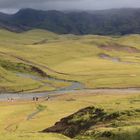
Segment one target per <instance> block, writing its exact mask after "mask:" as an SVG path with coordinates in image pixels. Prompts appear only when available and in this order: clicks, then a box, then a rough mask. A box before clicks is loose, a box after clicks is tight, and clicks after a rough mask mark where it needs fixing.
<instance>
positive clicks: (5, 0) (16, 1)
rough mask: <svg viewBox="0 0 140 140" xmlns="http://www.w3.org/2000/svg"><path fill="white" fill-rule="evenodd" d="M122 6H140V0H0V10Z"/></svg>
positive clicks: (94, 8)
mask: <svg viewBox="0 0 140 140" xmlns="http://www.w3.org/2000/svg"><path fill="white" fill-rule="evenodd" d="M121 7H140V0H0V10H1V11H6V12H12V11H16V10H18V9H21V8H35V9H41V10H51V9H53V10H54V9H55V10H73V9H80V10H96V9H109V8H121Z"/></svg>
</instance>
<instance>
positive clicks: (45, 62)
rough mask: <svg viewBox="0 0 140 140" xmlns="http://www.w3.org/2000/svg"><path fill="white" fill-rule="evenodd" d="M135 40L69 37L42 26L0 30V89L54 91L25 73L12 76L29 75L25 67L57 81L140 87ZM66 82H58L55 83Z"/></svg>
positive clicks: (138, 40)
mask: <svg viewBox="0 0 140 140" xmlns="http://www.w3.org/2000/svg"><path fill="white" fill-rule="evenodd" d="M139 44H140V35H127V36H123V37H114V36H113V37H108V36H95V35H85V36H75V35H57V34H54V33H51V32H48V31H44V30H32V31H28V32H24V33H12V32H9V31H6V30H2V29H1V30H0V88H1V90H3V91H22V90H23V91H32V90H33V91H35V90H37V91H44V90H54V89H55V84H54V85H53V87H52V86H50V85H47V84H46V85H45V86H43V83H42V82H40V81H38V80H35V79H33V78H31V77H26V78H25V77H22V76H17V75H16V74H17V73H19V72H20V73H28V74H31V75H32V74H34V73H35V72H34V71H33V70H32V68H31V66H35V67H37V68H39V69H40V70H42V71H44V72H46V73H47V74H48V75H50V76H53V77H57V78H59V79H65V80H73V81H78V82H81V83H83V84H84V85H85V87H86V88H127V87H140V71H139V69H140V46H139ZM3 63H4V64H5V66H3ZM19 63H20V64H19ZM6 65H7V66H6ZM23 65H24V66H23ZM36 74H37V73H36ZM48 82H49V79H48ZM50 82H51V81H50ZM54 83H55V82H54ZM68 84H69V83H67V82H65V83H64V82H62V83H60V84H59V87H64V86H66V85H68ZM57 85H58V83H57Z"/></svg>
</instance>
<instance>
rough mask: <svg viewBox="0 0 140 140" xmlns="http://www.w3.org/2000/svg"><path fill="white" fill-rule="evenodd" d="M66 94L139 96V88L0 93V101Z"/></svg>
mask: <svg viewBox="0 0 140 140" xmlns="http://www.w3.org/2000/svg"><path fill="white" fill-rule="evenodd" d="M66 93H93V94H122V93H127V94H140V88H126V89H125V88H124V89H82V90H58V91H49V92H41V93H1V94H0V101H7V98H13V99H15V100H32V99H33V97H38V98H44V99H45V98H47V97H48V96H52V95H53V96H54V95H61V94H66Z"/></svg>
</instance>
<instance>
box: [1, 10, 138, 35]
mask: <svg viewBox="0 0 140 140" xmlns="http://www.w3.org/2000/svg"><path fill="white" fill-rule="evenodd" d="M139 15H140V8H136V9H131V8H127V9H110V10H98V11H69V12H68V11H67V12H66V11H64V12H62V11H55V10H53V11H41V10H34V9H21V10H19V11H18V12H17V13H15V14H13V15H7V14H3V13H0V27H1V28H6V29H9V30H11V31H16V32H21V31H25V30H30V29H34V28H39V29H46V30H49V31H52V32H55V33H59V34H81V35H83V34H98V35H125V34H140V16H139Z"/></svg>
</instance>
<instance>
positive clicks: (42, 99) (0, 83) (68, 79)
mask: <svg viewBox="0 0 140 140" xmlns="http://www.w3.org/2000/svg"><path fill="white" fill-rule="evenodd" d="M34 97H37V98H38V101H34V100H33V98H34ZM8 99H12V100H8ZM139 102H140V35H138V34H132V35H125V36H99V35H83V36H82V35H72V34H67V35H66V34H64V35H59V34H56V33H52V32H49V31H46V30H40V29H35V30H30V31H26V32H22V33H15V32H10V31H7V30H4V29H0V111H1V112H2V113H0V140H3V139H5V140H46V139H47V140H91V139H92V140H118V139H119V140H138V139H139V136H140V135H139V134H140V119H139V118H140V110H139V108H140V103H139ZM56 122H58V123H56ZM56 124H58V127H57V125H56ZM67 124H68V125H67ZM89 124H90V125H89ZM61 125H64V126H65V129H64V128H61ZM69 126H70V127H69ZM49 128H50V129H49ZM51 128H53V129H51ZM60 130H61V131H60ZM48 132H49V133H48ZM74 132H75V133H74Z"/></svg>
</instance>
